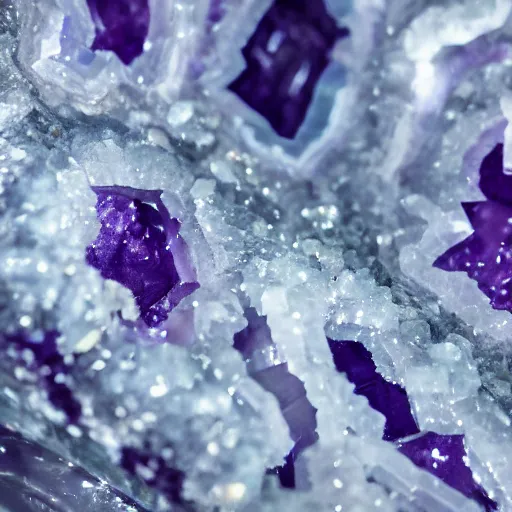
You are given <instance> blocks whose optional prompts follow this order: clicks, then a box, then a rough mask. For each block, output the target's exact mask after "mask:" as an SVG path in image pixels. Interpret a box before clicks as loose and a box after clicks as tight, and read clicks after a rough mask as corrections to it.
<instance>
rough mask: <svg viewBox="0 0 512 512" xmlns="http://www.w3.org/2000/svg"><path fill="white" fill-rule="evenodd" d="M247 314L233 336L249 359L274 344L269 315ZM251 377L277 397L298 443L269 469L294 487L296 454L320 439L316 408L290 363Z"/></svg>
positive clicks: (284, 484)
mask: <svg viewBox="0 0 512 512" xmlns="http://www.w3.org/2000/svg"><path fill="white" fill-rule="evenodd" d="M245 317H246V318H247V327H245V329H242V330H241V331H239V332H237V333H236V334H235V335H234V337H233V339H234V344H233V346H234V348H235V349H237V350H238V351H239V352H240V353H241V354H242V356H243V358H244V359H245V360H246V361H249V360H250V359H251V358H252V357H254V356H255V354H257V352H261V351H262V350H265V349H268V348H270V347H274V346H275V345H274V342H273V340H272V333H271V331H270V328H269V326H268V324H267V317H266V316H260V315H258V314H257V312H256V310H255V309H254V308H247V309H246V310H245ZM251 377H252V378H253V379H254V380H255V381H256V382H257V383H258V384H259V385H260V386H261V387H262V388H264V389H265V390H266V391H268V392H269V393H272V394H273V395H274V396H275V397H276V399H277V401H278V403H279V408H280V409H281V412H282V414H283V417H284V419H285V421H286V423H287V425H288V428H289V429H290V437H291V438H292V439H293V441H294V442H295V445H294V447H293V449H292V451H291V452H290V453H289V454H288V455H287V457H286V458H285V463H284V464H283V465H282V466H279V467H277V468H273V469H272V470H270V472H272V473H276V474H277V475H278V476H279V479H280V481H281V485H282V486H283V487H290V488H292V487H294V486H295V476H294V464H293V461H294V459H295V457H296V456H297V455H299V454H300V453H301V452H302V451H303V450H305V449H306V448H307V447H308V446H311V445H312V444H314V443H315V442H316V441H317V439H318V434H317V433H316V427H317V422H316V408H315V407H313V405H312V404H311V402H310V401H309V400H308V397H307V394H306V388H305V386H304V383H303V382H302V381H301V380H300V379H299V378H298V377H297V376H295V375H293V373H291V372H290V371H289V369H288V364H287V363H279V364H270V365H269V366H267V367H266V368H262V369H258V370H257V371H253V372H251Z"/></svg>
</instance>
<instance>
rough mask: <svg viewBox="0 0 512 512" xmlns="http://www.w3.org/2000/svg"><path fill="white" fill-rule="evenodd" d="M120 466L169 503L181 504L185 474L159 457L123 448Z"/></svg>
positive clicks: (142, 451) (150, 453)
mask: <svg viewBox="0 0 512 512" xmlns="http://www.w3.org/2000/svg"><path fill="white" fill-rule="evenodd" d="M121 466H122V467H123V468H124V469H125V470H126V471H128V472H129V473H131V474H132V475H137V476H140V477H141V478H142V479H143V480H144V482H145V483H146V485H148V486H149V487H152V488H154V489H156V490H158V491H159V492H160V493H162V494H163V495H164V496H165V497H166V498H167V499H168V500H169V502H171V503H183V498H182V495H181V493H182V490H183V482H184V481H185V473H183V471H180V470H179V469H175V468H173V467H172V466H171V465H170V463H169V462H168V461H166V460H165V459H164V458H163V457H161V456H160V455H154V454H153V453H152V452H151V451H150V450H145V449H144V450H139V449H136V448H131V447H125V448H123V449H122V450H121Z"/></svg>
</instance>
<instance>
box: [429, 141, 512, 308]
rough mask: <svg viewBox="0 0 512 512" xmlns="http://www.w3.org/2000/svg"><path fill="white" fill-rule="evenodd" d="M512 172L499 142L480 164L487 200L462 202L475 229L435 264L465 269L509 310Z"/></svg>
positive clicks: (494, 301) (495, 302) (492, 298)
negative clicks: (508, 169)
mask: <svg viewBox="0 0 512 512" xmlns="http://www.w3.org/2000/svg"><path fill="white" fill-rule="evenodd" d="M510 185H512V176H510V175H507V174H506V173H505V172H504V169H503V144H498V145H497V146H496V147H495V148H494V149H493V150H492V151H491V152H490V153H489V154H488V155H487V156H486V157H485V158H484V160H483V162H482V165H481V167H480V188H481V190H482V192H483V193H484V195H485V196H486V197H487V198H488V200H487V201H479V202H473V203H462V207H463V208H464V211H465V213H466V215H467V217H468V219H469V221H470V223H471V226H472V227H473V229H474V230H475V231H474V233H473V234H471V235H470V236H469V237H467V238H466V239H465V240H462V241H461V242H459V243H458V244H456V245H454V246H453V247H451V248H450V249H448V250H447V251H446V252H445V253H443V254H442V255H441V256H439V257H438V258H437V259H436V261H435V262H434V267H437V268H440V269H442V270H446V271H448V272H466V273H467V274H468V276H469V277H470V278H471V279H474V280H475V281H476V282H477V283H478V287H479V288H480V290H481V291H482V292H483V293H485V295H487V297H489V299H490V303H491V306H492V307H493V308H494V309H503V310H507V311H511V312H512V297H511V292H512V283H511V279H510V277H511V275H512V273H511V272H512V224H511V222H512V221H511V220H510V219H512V192H511V190H512V189H511V187H510Z"/></svg>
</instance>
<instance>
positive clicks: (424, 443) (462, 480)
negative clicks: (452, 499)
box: [398, 432, 498, 512]
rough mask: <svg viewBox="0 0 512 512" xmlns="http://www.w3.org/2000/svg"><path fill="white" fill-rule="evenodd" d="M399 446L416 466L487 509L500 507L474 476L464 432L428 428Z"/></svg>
mask: <svg viewBox="0 0 512 512" xmlns="http://www.w3.org/2000/svg"><path fill="white" fill-rule="evenodd" d="M398 450H399V451H400V452H402V453H403V454H404V455H405V456H406V457H408V458H409V459H410V460H411V461H412V462H414V464H416V466H419V467H420V468H422V469H425V470H426V471H428V472H429V473H432V474H433V475H435V476H437V477H438V478H440V479H441V480H442V481H443V482H444V483H446V484H448V485H449V486H450V487H453V488H454V489H456V490H457V491H459V492H460V493H462V494H464V495H465V496H467V497H468V498H470V499H473V500H475V501H476V502H478V503H479V504H480V505H482V506H483V507H484V508H485V510H486V511H488V512H489V511H491V510H496V509H497V508H498V504H497V503H496V502H495V501H494V500H492V499H491V498H489V496H488V495H487V493H486V492H485V489H484V488H483V487H482V486H481V485H479V484H478V483H477V482H476V481H475V479H474V478H473V473H472V472H471V469H470V468H469V466H468V465H467V464H466V462H465V460H466V457H467V453H466V447H465V446H464V436H463V435H459V434H457V435H441V434H436V433H434V432H425V433H424V434H423V435H421V436H420V437H416V438H415V439H412V440H410V441H405V442H402V443H399V444H398Z"/></svg>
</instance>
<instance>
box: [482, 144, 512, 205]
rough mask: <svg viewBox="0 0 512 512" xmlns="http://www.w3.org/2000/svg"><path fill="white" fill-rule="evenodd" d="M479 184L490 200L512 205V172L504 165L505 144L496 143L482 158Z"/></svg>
mask: <svg viewBox="0 0 512 512" xmlns="http://www.w3.org/2000/svg"><path fill="white" fill-rule="evenodd" d="M479 185H480V190H481V191H482V192H483V194H484V196H485V197H486V198H487V199H489V200H490V201H496V202H498V203H502V204H506V205H510V206H512V174H510V173H507V171H506V170H505V169H504V167H503V144H496V146H495V147H494V149H493V150H492V151H491V152H490V153H489V154H488V155H487V156H486V157H485V158H484V159H483V160H482V165H481V166H480V183H479Z"/></svg>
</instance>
